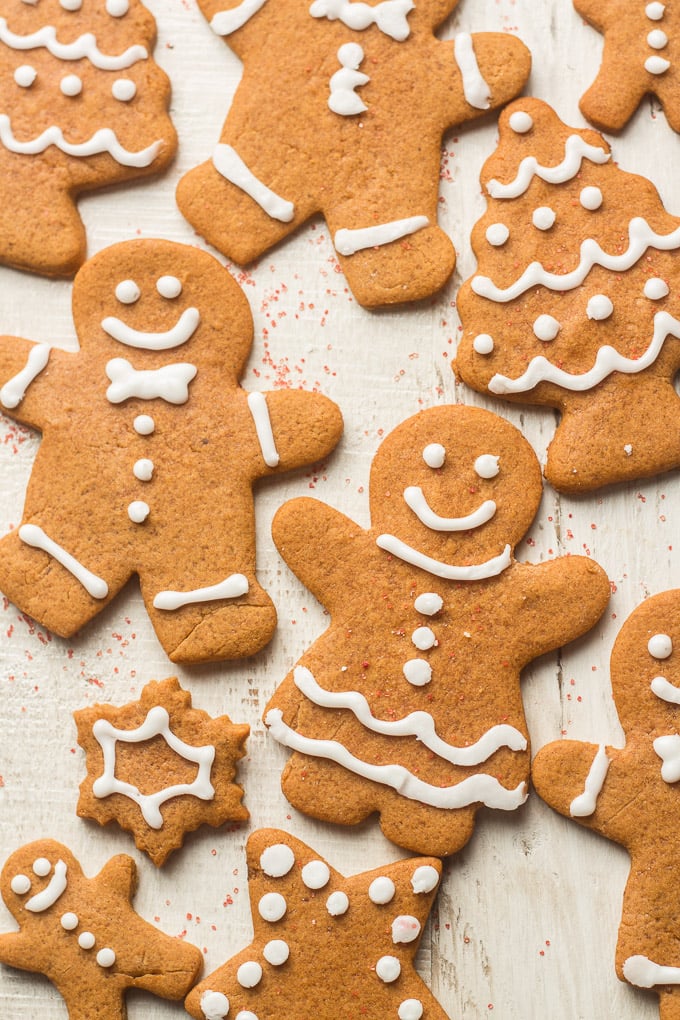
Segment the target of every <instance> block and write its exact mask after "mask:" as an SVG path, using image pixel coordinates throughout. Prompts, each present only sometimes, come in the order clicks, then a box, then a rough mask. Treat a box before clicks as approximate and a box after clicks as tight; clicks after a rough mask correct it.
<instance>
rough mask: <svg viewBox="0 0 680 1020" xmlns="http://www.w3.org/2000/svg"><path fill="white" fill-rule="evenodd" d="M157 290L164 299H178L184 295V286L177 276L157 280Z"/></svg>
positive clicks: (162, 277)
mask: <svg viewBox="0 0 680 1020" xmlns="http://www.w3.org/2000/svg"><path fill="white" fill-rule="evenodd" d="M156 290H157V291H158V293H159V294H160V295H161V297H164V298H176V297H179V295H180V294H181V293H182V284H181V282H180V281H179V280H178V279H177V277H176V276H161V277H160V279H158V280H156Z"/></svg>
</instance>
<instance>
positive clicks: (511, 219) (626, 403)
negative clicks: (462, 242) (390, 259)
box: [454, 99, 680, 492]
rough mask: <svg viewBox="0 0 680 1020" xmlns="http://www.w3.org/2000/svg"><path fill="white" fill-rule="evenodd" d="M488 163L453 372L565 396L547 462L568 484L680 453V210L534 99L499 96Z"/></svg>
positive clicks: (494, 389)
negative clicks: (504, 103)
mask: <svg viewBox="0 0 680 1020" xmlns="http://www.w3.org/2000/svg"><path fill="white" fill-rule="evenodd" d="M481 176H482V183H483V184H484V187H485V190H486V193H487V195H488V209H487V212H486V213H485V215H484V216H483V217H482V219H481V220H479V222H478V223H477V224H476V225H475V227H474V230H473V232H472V246H473V249H474V252H475V254H476V256H477V259H478V263H479V264H478V270H477V273H476V274H475V275H474V276H473V277H472V278H471V279H470V280H468V281H467V282H466V283H465V284H464V285H463V286H462V287H461V290H460V292H459V294H458V299H457V306H458V311H459V314H460V318H461V321H462V324H463V334H462V338H461V342H460V344H459V347H458V351H457V356H456V362H455V366H454V367H455V370H456V372H457V374H458V375H459V376H460V377H461V378H462V379H463V380H464V381H465V382H466V383H467V384H468V385H469V386H472V387H474V389H476V390H479V391H480V392H481V393H489V394H492V395H493V396H501V397H504V398H505V399H507V400H513V401H522V402H528V403H532V404H541V405H546V406H548V407H554V408H557V409H558V410H559V412H560V415H561V419H560V422H559V424H558V427H557V430H556V432H555V437H554V439H553V441H552V443H551V444H550V447H549V449H548V457H547V463H546V468H545V475H546V478H547V479H548V480H549V481H550V482H551V483H552V485H554V486H555V488H557V489H561V490H562V491H564V492H578V491H588V490H592V489H594V488H597V487H599V486H602V485H607V484H610V483H614V482H622V481H626V480H629V479H633V478H643V477H647V476H649V475H654V474H657V473H659V472H661V471H667V470H669V469H670V468H674V467H678V466H680V400H679V399H678V396H677V394H676V392H675V389H674V386H673V381H674V379H675V376H676V374H677V372H678V370H679V369H680V343H678V340H679V339H680V304H678V301H677V298H678V288H677V284H676V277H678V278H679V279H680V258H679V257H678V255H679V252H680V220H679V219H678V218H676V217H674V216H671V215H670V214H669V213H667V212H666V210H665V209H664V207H663V205H662V202H661V199H660V197H659V195H658V193H657V191H656V189H655V188H654V186H653V185H652V184H651V183H650V181H648V180H646V179H645V178H643V177H638V176H635V175H633V174H630V173H626V172H625V171H623V170H621V169H620V168H619V167H618V166H617V165H616V164H615V163H614V162H613V161H612V159H611V153H610V150H609V146H608V144H607V143H606V142H605V140H604V138H602V136H601V135H599V134H597V133H596V132H595V131H590V130H587V131H583V130H579V129H576V128H570V127H567V125H566V124H563V123H562V121H561V120H559V118H558V117H557V115H556V114H555V113H554V111H553V110H552V109H551V108H550V107H549V106H547V105H546V104H545V103H542V102H540V101H539V100H537V99H525V100H522V101H521V102H517V103H513V104H512V105H511V106H510V107H508V109H507V110H505V111H504V113H503V114H502V116H501V118H500V144H499V147H498V149H497V151H496V152H495V153H494V155H493V156H491V158H490V159H489V160H487V162H486V164H485V165H484V168H483V170H482V175H481Z"/></svg>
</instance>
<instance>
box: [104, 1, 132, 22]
mask: <svg viewBox="0 0 680 1020" xmlns="http://www.w3.org/2000/svg"><path fill="white" fill-rule="evenodd" d="M129 9H130V4H129V2H128V0H106V13H107V14H110V15H111V17H112V18H122V17H123V15H125V14H127V12H128V11H129Z"/></svg>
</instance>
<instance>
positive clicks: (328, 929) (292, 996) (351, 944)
mask: <svg viewBox="0 0 680 1020" xmlns="http://www.w3.org/2000/svg"><path fill="white" fill-rule="evenodd" d="M247 857H248V887H249V893H250V905H251V911H252V916H253V927H254V938H253V941H252V943H251V944H250V946H248V947H247V948H246V949H244V950H243V951H242V952H240V953H239V954H238V955H237V956H234V957H233V958H232V959H231V960H229V961H228V962H227V963H225V964H224V965H223V966H222V967H219V968H218V969H217V970H216V971H214V972H213V973H212V974H210V975H209V976H208V977H206V978H205V979H204V980H203V981H201V982H200V984H198V985H197V986H196V987H195V988H194V989H192V991H191V993H190V994H189V996H188V998H187V1000H186V1003H185V1005H186V1008H187V1010H188V1012H189V1013H190V1014H191V1016H192V1017H194V1018H195V1020H223V1018H224V1017H227V1016H228V1017H232V1016H233V1017H236V1018H240V1020H257V1018H258V1017H259V1018H261V1020H264V1018H265V1017H267V1018H268V1020H290V1018H292V1017H294V1018H295V1020H337V1018H338V1017H345V1016H346V1017H354V1016H357V1017H358V1016H365V1017H369V1018H370V1020H420V1018H421V1017H422V1018H423V1020H446V1014H445V1013H444V1011H443V1010H442V1008H441V1006H440V1005H439V1003H438V1002H437V1001H436V999H435V998H434V996H433V995H432V994H431V992H430V991H429V990H428V988H427V987H426V985H425V983H424V982H423V981H422V979H421V978H420V977H419V976H418V975H417V973H416V971H415V968H414V957H415V954H416V950H417V948H418V943H419V942H420V938H421V935H422V931H423V928H424V925H425V922H426V920H427V917H428V914H429V912H430V908H431V906H432V901H433V899H434V897H435V894H436V892H437V887H438V885H439V878H440V874H441V862H440V861H438V860H436V859H434V858H415V859H414V858H412V859H410V860H402V861H397V862H396V863H394V864H389V865H387V866H386V867H384V868H378V869H377V870H375V871H365V872H362V873H361V874H358V875H353V876H351V877H350V878H345V876H344V875H341V874H340V873H339V872H337V871H335V869H334V868H331V866H330V865H329V864H327V863H326V861H324V860H322V859H321V858H320V857H319V856H318V854H316V853H315V852H314V850H312V849H311V848H310V847H308V846H306V845H305V844H304V843H301V842H300V841H299V840H297V839H294V838H293V837H292V836H289V835H288V833H286V832H280V831H278V830H276V829H260V830H259V831H257V832H255V833H253V835H252V836H251V837H250V839H249V840H248V846H247Z"/></svg>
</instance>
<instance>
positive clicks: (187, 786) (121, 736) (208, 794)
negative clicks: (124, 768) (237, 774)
mask: <svg viewBox="0 0 680 1020" xmlns="http://www.w3.org/2000/svg"><path fill="white" fill-rule="evenodd" d="M92 735H93V736H94V738H95V740H96V741H97V742H98V744H99V745H100V747H101V749H102V758H103V765H104V771H103V772H102V774H101V776H98V777H97V779H95V781H94V782H93V784H92V793H93V794H94V796H95V797H98V798H103V797H108V796H110V795H111V794H112V793H119V794H121V795H122V796H123V797H128V798H129V799H130V800H132V801H134V802H135V804H138V805H139V809H140V811H141V812H142V817H143V818H144V821H145V822H146V823H147V825H149V826H150V827H151V828H152V829H160V828H162V826H163V816H162V814H161V811H160V808H161V806H162V805H163V804H165V802H166V801H168V800H171V799H172V798H173V797H182V796H187V797H198V799H199V800H212V799H213V797H214V796H215V789H214V787H213V785H212V783H211V782H210V770H211V768H212V764H213V761H214V759H215V748H214V747H213V746H212V745H211V744H206V745H204V746H202V747H194V746H193V745H192V744H187V743H186V742H185V741H184V740H181V739H180V738H179V737H178V736H177V735H176V734H175V733H173V731H172V728H171V726H170V716H169V714H168V712H167V709H165V708H163V706H162V705H155V706H154V707H153V708H151V709H150V710H149V712H148V713H147V716H146V719H145V720H144V722H143V723H142V724H141V726H137V728H136V729H133V730H121V729H118V728H117V727H116V726H113V725H112V724H111V723H110V722H108V720H106V719H97V721H96V722H95V724H94V726H93V727H92ZM153 737H163V739H164V740H165V742H166V744H167V745H168V747H170V748H171V750H173V751H174V752H175V754H178V755H179V756H180V757H181V758H184V759H185V760H186V761H188V762H191V763H193V764H196V765H198V772H197V774H196V778H195V779H194V780H193V781H192V782H191V783H176V784H174V785H171V786H166V787H164V788H161V789H160V790H157V791H156V792H155V793H142V792H141V790H139V789H138V788H137V787H136V786H134V785H133V784H132V783H127V782H124V781H123V780H121V779H117V778H116V775H115V769H116V742H117V741H120V742H121V743H125V744H139V743H142V742H143V741H145V740H151V739H153Z"/></svg>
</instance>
